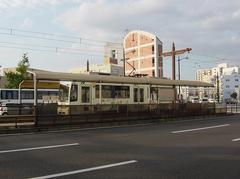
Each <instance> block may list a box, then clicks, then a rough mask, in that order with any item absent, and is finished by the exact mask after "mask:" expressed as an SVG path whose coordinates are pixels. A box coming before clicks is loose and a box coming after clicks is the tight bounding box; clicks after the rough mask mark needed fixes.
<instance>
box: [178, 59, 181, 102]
mask: <svg viewBox="0 0 240 179" xmlns="http://www.w3.org/2000/svg"><path fill="white" fill-rule="evenodd" d="M180 60H181V59H180V57H179V56H178V80H180ZM180 93H181V90H180V85H179V87H178V95H179V99H180Z"/></svg>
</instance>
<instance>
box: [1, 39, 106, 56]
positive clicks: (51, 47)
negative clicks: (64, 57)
mask: <svg viewBox="0 0 240 179" xmlns="http://www.w3.org/2000/svg"><path fill="white" fill-rule="evenodd" d="M0 44H7V45H17V46H21V47H23V46H26V47H37V48H47V49H52V50H54V51H59V50H68V51H73V52H75V51H77V52H79V51H81V52H98V53H99V54H100V53H101V54H104V55H110V54H111V53H109V52H104V51H103V50H96V49H81V48H74V47H72V48H69V47H60V46H46V45H38V44H28V43H15V42H1V41H0Z"/></svg>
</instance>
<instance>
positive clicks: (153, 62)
mask: <svg viewBox="0 0 240 179" xmlns="http://www.w3.org/2000/svg"><path fill="white" fill-rule="evenodd" d="M152 66H153V67H154V66H155V58H152Z"/></svg>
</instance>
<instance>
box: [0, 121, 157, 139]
mask: <svg viewBox="0 0 240 179" xmlns="http://www.w3.org/2000/svg"><path fill="white" fill-rule="evenodd" d="M150 125H153V123H147V124H132V125H120V126H111V127H93V128H81V129H62V130H50V131H41V132H29V133H17V134H1V135H0V137H8V136H22V135H36V134H48V133H62V132H63V133H64V132H75V131H90V130H100V129H114V128H125V127H138V126H139V127H141V126H150Z"/></svg>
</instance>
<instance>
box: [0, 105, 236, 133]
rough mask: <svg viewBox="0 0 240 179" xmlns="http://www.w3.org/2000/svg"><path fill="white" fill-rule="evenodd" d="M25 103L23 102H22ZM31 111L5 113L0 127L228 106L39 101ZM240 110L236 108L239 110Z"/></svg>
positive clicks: (209, 111) (218, 110)
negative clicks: (28, 112) (50, 102)
mask: <svg viewBox="0 0 240 179" xmlns="http://www.w3.org/2000/svg"><path fill="white" fill-rule="evenodd" d="M22 107H23V106H20V107H19V106H17V108H16V106H12V107H9V109H8V110H9V111H11V110H13V111H14V110H15V112H16V110H17V111H18V112H20V111H21V110H22V109H23V108H22ZM25 107H26V106H25ZM29 111H30V112H31V114H29V115H23V113H21V112H20V113H18V114H17V115H6V116H1V117H0V130H1V128H4V129H6V128H7V127H9V128H14V127H15V128H23V127H29V126H30V127H44V126H50V127H51V126H63V125H71V126H74V125H84V124H96V125H99V124H103V123H120V122H125V123H131V122H137V121H149V122H151V121H159V120H165V119H167V120H171V118H181V117H188V116H204V115H215V114H227V112H228V108H227V107H226V106H222V105H216V104H214V103H206V104H199V103H198V104H195V103H194V104H193V103H183V104H181V103H175V104H173V103H167V104H134V105H133V104H131V105H127V104H112V105H71V106H58V105H57V104H42V105H39V106H37V107H36V108H34V107H33V106H30V107H29ZM239 111H240V110H239Z"/></svg>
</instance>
